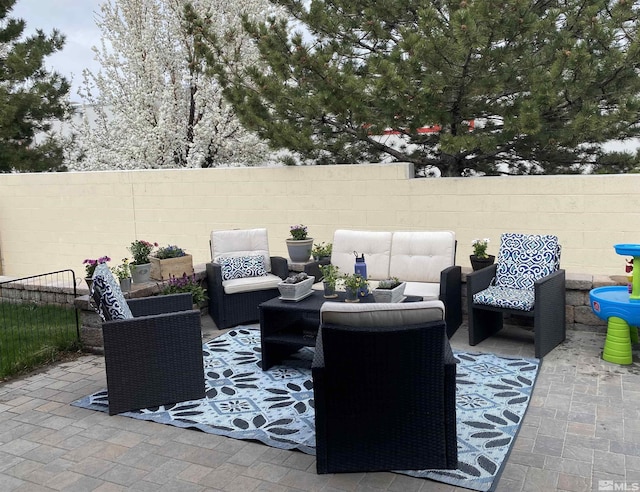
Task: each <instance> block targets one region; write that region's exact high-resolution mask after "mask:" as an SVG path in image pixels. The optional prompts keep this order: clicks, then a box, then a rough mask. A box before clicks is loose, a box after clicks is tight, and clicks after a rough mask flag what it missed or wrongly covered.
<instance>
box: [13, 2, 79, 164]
mask: <svg viewBox="0 0 640 492" xmlns="http://www.w3.org/2000/svg"><path fill="white" fill-rule="evenodd" d="M15 3H16V2H15V0H0V172H4V173H6V172H15V171H53V170H63V169H64V168H63V167H62V161H63V158H62V149H61V147H60V144H59V143H58V142H57V141H56V140H54V139H53V138H47V139H46V140H44V142H42V143H36V141H35V138H36V136H37V134H38V133H46V132H47V131H49V130H50V128H51V120H54V119H65V118H66V117H67V111H68V104H67V101H66V96H67V94H68V92H69V83H68V82H67V81H66V79H65V78H64V77H62V76H61V75H60V74H58V73H56V72H48V71H47V70H45V68H44V66H43V62H44V58H45V57H46V56H49V55H51V54H52V53H55V52H56V51H58V50H60V49H62V46H63V44H64V36H62V35H61V34H60V33H59V32H58V31H57V30H54V31H53V32H52V34H51V35H50V36H47V35H45V34H44V32H43V31H42V30H37V31H36V34H35V35H32V36H28V37H26V38H25V39H22V37H23V33H24V30H25V27H26V23H25V21H24V20H22V19H12V18H10V17H8V15H9V14H10V12H11V10H13V6H14V5H15ZM21 39H22V40H21Z"/></svg>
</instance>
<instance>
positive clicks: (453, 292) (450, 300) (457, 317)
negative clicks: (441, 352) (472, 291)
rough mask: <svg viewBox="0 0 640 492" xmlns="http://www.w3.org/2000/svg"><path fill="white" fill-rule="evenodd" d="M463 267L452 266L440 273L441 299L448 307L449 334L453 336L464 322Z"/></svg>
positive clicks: (446, 315) (446, 314)
mask: <svg viewBox="0 0 640 492" xmlns="http://www.w3.org/2000/svg"><path fill="white" fill-rule="evenodd" d="M461 289H462V268H460V267H459V266H455V265H453V266H450V267H447V268H445V269H444V270H442V272H441V273H440V300H441V301H442V302H444V305H445V307H446V311H445V319H446V321H447V336H448V337H449V338H451V337H452V336H453V334H454V333H455V332H456V330H457V329H458V328H459V327H460V325H461V324H462V290H461Z"/></svg>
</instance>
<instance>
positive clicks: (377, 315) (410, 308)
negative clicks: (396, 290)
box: [320, 301, 444, 326]
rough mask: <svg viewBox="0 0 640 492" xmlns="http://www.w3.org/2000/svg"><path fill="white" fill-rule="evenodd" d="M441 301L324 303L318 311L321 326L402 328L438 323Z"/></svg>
mask: <svg viewBox="0 0 640 492" xmlns="http://www.w3.org/2000/svg"><path fill="white" fill-rule="evenodd" d="M443 319H444V304H443V303H442V301H421V302H407V303H399V302H396V303H384V302H380V303H378V302H376V303H366V304H355V303H341V302H325V303H324V304H323V305H322V307H321V308H320V322H321V323H332V324H336V325H347V326H402V325H414V324H419V323H428V322H430V321H441V320H443Z"/></svg>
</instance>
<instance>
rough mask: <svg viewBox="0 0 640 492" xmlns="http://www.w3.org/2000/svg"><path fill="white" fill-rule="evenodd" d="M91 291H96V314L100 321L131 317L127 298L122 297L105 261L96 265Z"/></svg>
mask: <svg viewBox="0 0 640 492" xmlns="http://www.w3.org/2000/svg"><path fill="white" fill-rule="evenodd" d="M91 291H92V292H91V293H92V294H93V293H94V292H95V293H97V294H98V296H99V298H100V301H99V302H98V314H99V315H100V317H101V318H102V321H110V320H114V319H131V318H133V314H132V313H131V310H130V309H129V305H128V304H127V300H126V299H125V298H124V295H123V294H122V291H121V290H120V286H119V285H118V284H117V283H116V279H115V278H113V275H112V274H111V270H109V267H108V266H107V265H106V263H101V264H100V265H98V266H97V267H96V271H95V272H94V274H93V285H92V286H91Z"/></svg>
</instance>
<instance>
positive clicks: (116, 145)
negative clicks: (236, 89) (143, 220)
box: [67, 0, 272, 170]
mask: <svg viewBox="0 0 640 492" xmlns="http://www.w3.org/2000/svg"><path fill="white" fill-rule="evenodd" d="M184 4H185V2H184V0H107V1H106V2H104V3H103V4H102V5H101V12H100V14H99V15H98V18H97V20H96V23H97V26H98V27H99V29H100V30H101V33H102V38H101V44H100V46H99V47H95V46H94V47H93V50H94V53H95V58H96V60H97V61H98V62H99V63H100V65H101V69H100V71H99V72H98V73H96V74H94V73H91V72H90V71H88V70H85V72H84V73H83V77H84V79H83V86H82V89H81V90H80V95H81V96H82V98H83V101H84V104H85V105H90V106H91V107H92V109H93V111H94V112H95V114H96V119H95V121H88V120H87V119H86V118H85V119H84V121H83V122H82V124H81V125H80V126H79V127H78V128H76V131H77V132H78V138H77V147H76V148H75V149H74V150H73V151H72V152H68V155H69V156H72V157H70V161H69V162H68V163H67V164H68V166H69V168H71V169H76V170H107V169H145V168H171V167H214V166H219V165H233V164H237V163H244V164H252V163H256V162H258V160H259V161H260V162H265V160H268V159H269V152H268V150H267V146H266V144H265V143H264V142H262V141H260V139H259V138H258V137H257V136H256V135H255V134H252V133H250V132H248V131H246V130H245V129H244V128H243V127H242V126H241V124H240V122H239V121H238V119H237V118H236V116H235V114H234V111H233V108H231V107H230V106H229V105H228V104H227V103H226V102H225V101H224V100H223V97H222V93H221V90H220V88H219V85H218V84H217V82H216V79H215V78H214V77H213V76H211V75H210V74H207V71H206V70H205V68H206V62H205V60H204V59H202V57H199V55H198V54H197V53H196V51H195V50H194V43H195V39H194V36H192V35H189V34H188V32H187V29H186V24H185V19H184V10H183V9H184ZM192 5H193V7H194V9H195V10H196V12H197V13H198V15H199V16H200V17H201V18H207V19H208V20H209V26H210V29H211V30H212V31H213V32H215V33H217V34H218V35H219V36H220V37H221V38H223V39H224V40H225V43H226V44H225V46H224V49H226V50H229V51H230V52H233V53H234V54H235V56H234V58H235V59H239V60H240V62H239V63H240V64H249V63H255V60H257V54H256V51H255V47H254V46H253V44H252V43H251V42H250V41H249V40H248V38H247V37H246V36H245V35H244V34H243V30H242V27H241V25H240V21H241V14H242V13H247V14H248V15H249V16H256V17H264V16H265V15H267V13H272V11H271V10H270V9H272V7H271V6H270V4H269V2H268V1H267V0H242V1H241V2H233V1H232V2H230V1H229V0H192ZM230 33H233V35H230ZM238 55H239V56H238ZM238 68H241V67H237V66H236V67H233V69H238ZM85 114H86V111H85Z"/></svg>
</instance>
